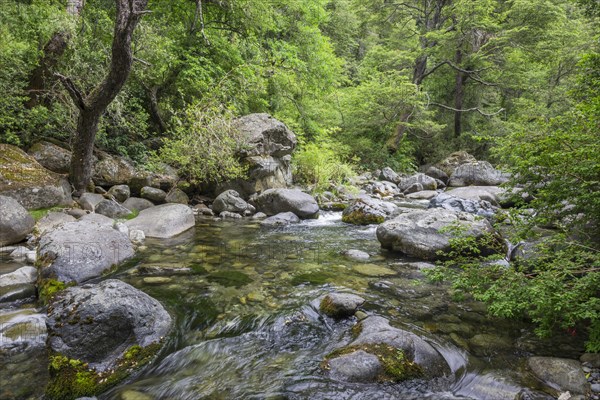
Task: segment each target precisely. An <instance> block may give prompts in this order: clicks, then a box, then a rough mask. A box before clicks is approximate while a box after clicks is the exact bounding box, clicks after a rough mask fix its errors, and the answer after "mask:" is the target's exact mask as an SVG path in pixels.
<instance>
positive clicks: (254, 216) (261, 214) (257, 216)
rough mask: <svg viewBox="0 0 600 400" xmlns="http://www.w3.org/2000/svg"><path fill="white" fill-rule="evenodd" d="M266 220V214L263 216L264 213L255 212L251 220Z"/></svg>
mask: <svg viewBox="0 0 600 400" xmlns="http://www.w3.org/2000/svg"><path fill="white" fill-rule="evenodd" d="M265 218H267V214H265V213H264V212H257V213H256V214H254V215H253V216H252V219H254V220H257V219H265Z"/></svg>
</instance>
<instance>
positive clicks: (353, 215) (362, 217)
mask: <svg viewBox="0 0 600 400" xmlns="http://www.w3.org/2000/svg"><path fill="white" fill-rule="evenodd" d="M383 221H385V218H384V217H383V216H381V215H376V214H369V213H365V212H364V211H363V210H355V211H352V212H349V213H347V214H344V215H342V222H346V223H348V224H354V225H369V224H381V223H382V222H383Z"/></svg>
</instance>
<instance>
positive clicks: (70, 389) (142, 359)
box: [45, 343, 162, 400]
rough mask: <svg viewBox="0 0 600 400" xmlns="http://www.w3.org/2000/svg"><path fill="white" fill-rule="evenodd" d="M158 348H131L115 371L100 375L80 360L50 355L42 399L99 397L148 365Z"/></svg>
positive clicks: (152, 346)
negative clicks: (46, 382)
mask: <svg viewBox="0 0 600 400" xmlns="http://www.w3.org/2000/svg"><path fill="white" fill-rule="evenodd" d="M161 346H162V343H153V344H151V345H149V346H146V347H141V346H139V345H134V346H131V347H130V348H129V349H128V350H127V351H126V352H125V353H124V354H123V356H122V357H121V358H120V359H119V360H118V361H117V363H116V367H115V368H113V369H110V370H107V371H103V372H98V371H96V370H95V369H93V368H90V366H89V365H88V364H87V363H85V362H83V361H81V360H75V359H70V358H69V357H66V356H64V355H62V354H54V355H52V356H50V362H49V365H48V371H49V374H50V381H49V383H48V385H47V386H46V391H45V398H47V399H49V400H72V399H76V398H78V397H86V396H95V395H97V394H99V393H102V392H104V391H106V390H107V389H109V388H110V387H112V386H114V385H116V384H117V383H118V382H120V381H121V380H123V379H124V378H126V377H127V376H129V375H130V374H131V373H132V372H134V371H135V370H137V369H139V368H140V367H142V366H143V365H145V364H147V363H148V362H150V361H151V360H152V359H153V358H154V357H155V356H156V354H157V353H158V351H159V350H160V347H161Z"/></svg>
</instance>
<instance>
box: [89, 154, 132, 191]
mask: <svg viewBox="0 0 600 400" xmlns="http://www.w3.org/2000/svg"><path fill="white" fill-rule="evenodd" d="M135 175H136V170H135V168H134V166H133V164H132V163H131V162H130V161H128V160H126V159H125V158H123V157H119V156H112V155H109V154H107V153H101V154H100V160H99V161H98V162H97V163H96V164H95V165H94V174H93V176H92V180H93V181H94V183H95V184H96V185H98V186H105V187H110V186H114V185H122V184H129V182H130V181H131V179H132V178H133V177H134V176H135Z"/></svg>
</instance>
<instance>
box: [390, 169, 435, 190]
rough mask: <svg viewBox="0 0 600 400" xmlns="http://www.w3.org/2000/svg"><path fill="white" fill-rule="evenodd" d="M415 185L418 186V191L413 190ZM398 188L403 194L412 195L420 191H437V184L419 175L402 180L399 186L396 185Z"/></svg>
mask: <svg viewBox="0 0 600 400" xmlns="http://www.w3.org/2000/svg"><path fill="white" fill-rule="evenodd" d="M417 185H419V186H418V188H419V190H415V188H417ZM398 188H399V189H400V191H401V192H403V193H405V194H408V193H414V192H418V191H421V190H435V189H437V182H436V180H435V179H434V178H432V177H430V176H427V175H425V174H421V173H419V174H415V175H412V176H409V177H408V178H405V179H402V181H401V182H400V185H398Z"/></svg>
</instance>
